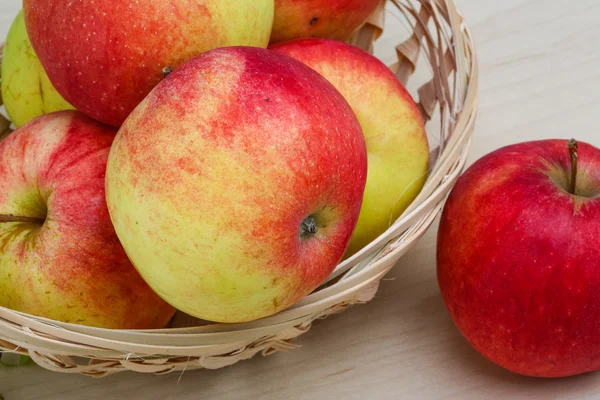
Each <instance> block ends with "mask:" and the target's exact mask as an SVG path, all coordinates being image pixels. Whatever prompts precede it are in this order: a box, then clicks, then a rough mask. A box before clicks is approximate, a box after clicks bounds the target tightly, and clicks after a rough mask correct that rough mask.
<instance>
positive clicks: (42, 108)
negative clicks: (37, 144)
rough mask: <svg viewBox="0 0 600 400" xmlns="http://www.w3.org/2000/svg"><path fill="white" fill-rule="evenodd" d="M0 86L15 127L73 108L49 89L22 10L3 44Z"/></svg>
mask: <svg viewBox="0 0 600 400" xmlns="http://www.w3.org/2000/svg"><path fill="white" fill-rule="evenodd" d="M0 84H1V86H2V100H3V101H4V107H5V108H6V112H7V113H8V115H9V116H10V119H11V120H12V122H13V123H14V124H15V126H17V127H20V126H22V125H25V124H26V123H27V122H29V121H31V120H32V119H34V118H35V117H39V116H40V115H44V114H48V113H51V112H54V111H61V110H69V109H72V108H73V106H72V105H70V104H69V103H67V101H66V100H65V99H63V98H62V97H61V95H60V94H58V92H57V91H56V89H55V88H54V86H52V83H50V79H48V75H47V74H46V71H44V68H43V67H42V64H41V63H40V60H39V59H38V57H37V55H36V54H35V51H33V48H32V47H31V42H30V41H29V37H28V36H27V31H26V29H25V20H24V18H23V12H22V11H21V12H19V14H18V15H17V17H16V18H15V20H14V22H13V24H12V25H11V27H10V30H9V31H8V36H7V37H6V42H5V43H4V51H3V54H2V80H1V81H0Z"/></svg>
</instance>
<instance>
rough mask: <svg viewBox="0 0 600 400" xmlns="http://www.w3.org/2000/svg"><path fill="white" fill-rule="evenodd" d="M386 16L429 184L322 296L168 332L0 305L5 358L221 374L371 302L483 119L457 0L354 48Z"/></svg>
mask: <svg viewBox="0 0 600 400" xmlns="http://www.w3.org/2000/svg"><path fill="white" fill-rule="evenodd" d="M384 16H387V17H393V18H396V19H397V20H398V21H400V22H401V23H402V25H404V26H405V27H407V30H406V35H405V36H403V37H395V38H393V39H386V41H387V40H393V43H394V44H396V43H400V44H399V45H398V46H396V47H395V52H396V55H397V59H398V61H397V62H396V63H394V64H393V65H391V66H390V68H391V69H392V71H394V73H395V74H396V76H397V77H398V79H399V80H400V81H401V82H402V83H404V84H405V85H406V87H407V89H408V90H409V91H410V92H411V94H412V95H413V97H414V98H415V100H416V101H417V104H418V106H419V109H420V110H421V113H422V115H423V117H424V119H425V121H427V132H428V139H429V142H430V147H431V149H432V151H431V164H430V171H429V177H428V180H427V182H426V184H425V186H424V187H423V189H422V191H421V193H420V194H419V196H418V197H417V198H416V199H415V200H414V202H413V203H412V204H411V205H410V206H409V207H408V209H407V210H406V211H405V212H404V213H403V214H402V215H401V216H400V218H398V219H397V220H396V221H391V224H390V227H389V229H388V230H387V231H386V232H384V233H383V234H382V235H380V236H379V237H378V238H377V239H376V240H374V241H373V242H372V243H370V244H369V245H368V246H367V247H365V248H364V249H362V250H361V251H360V252H359V253H357V254H355V255H354V256H352V257H351V258H349V259H347V260H345V261H343V262H342V263H341V264H339V265H338V266H337V267H336V269H335V271H334V272H333V273H332V274H331V275H330V276H329V278H328V279H327V280H326V281H325V282H323V285H322V286H321V287H320V288H319V289H317V290H316V291H314V292H313V293H311V294H310V295H308V296H306V297H305V298H304V299H303V300H301V301H300V302H299V303H297V304H295V305H293V306H292V307H290V308H288V309H287V310H284V311H281V312H280V313H278V314H276V315H273V316H270V317H267V318H263V319H260V320H257V321H253V322H248V323H241V324H209V323H207V322H206V321H200V320H197V319H194V318H192V317H189V316H187V315H185V314H183V313H178V314H176V315H175V317H174V318H173V319H172V321H171V322H170V323H169V327H168V328H165V329H159V330H111V329H99V328H91V327H87V326H81V325H75V324H68V323H62V322H58V321H52V320H48V319H45V318H40V317H36V316H32V315H28V314H25V313H21V312H16V311H13V310H10V309H7V308H4V307H0V351H2V352H4V353H5V356H6V355H8V354H11V353H15V354H22V355H29V356H30V357H31V358H32V359H33V361H35V363H37V364H39V365H40V366H42V367H44V368H47V369H49V370H52V371H58V372H67V373H78V374H84V375H89V376H93V377H103V376H107V375H109V374H113V373H116V372H121V371H125V370H132V371H137V372H145V373H155V374H165V373H169V372H175V371H183V370H192V369H198V368H212V369H215V368H221V367H225V366H228V365H231V364H234V363H236V362H238V361H240V360H244V359H248V358H251V357H253V356H254V355H256V354H258V353H261V354H262V355H269V354H272V353H274V352H276V351H286V350H291V349H294V348H296V347H298V346H297V345H294V344H293V343H291V342H290V341H291V340H292V339H294V338H295V337H297V336H299V335H301V334H303V333H305V332H307V331H308V330H309V329H310V327H311V324H312V322H313V321H314V320H316V319H322V318H325V317H326V316H328V315H330V314H334V313H338V312H341V311H343V310H345V309H346V308H347V307H348V306H349V305H352V304H358V303H366V302H368V301H369V300H371V299H372V298H373V297H374V296H375V293H376V292H377V289H378V286H379V281H380V280H381V278H383V277H384V275H385V274H386V273H387V272H388V271H389V270H390V269H391V268H392V267H393V266H394V264H395V263H396V262H397V261H398V260H399V259H400V257H402V256H403V255H404V254H405V253H406V252H407V251H408V250H409V249H410V248H411V246H413V245H414V244H415V243H416V241H417V240H418V239H419V238H420V237H421V236H422V235H423V234H424V233H425V231H426V230H427V229H428V228H429V226H430V225H431V223H432V222H433V220H434V219H435V218H436V216H437V215H438V214H439V213H440V211H441V209H442V207H443V204H444V200H445V198H446V196H447V195H448V193H449V192H450V190H451V189H452V187H453V186H454V184H455V182H456V180H457V179H458V177H459V175H460V174H461V172H462V170H463V168H464V166H465V162H466V159H467V153H468V149H469V145H470V142H471V137H472V134H473V129H474V123H475V117H476V114H477V107H476V106H477V84H478V66H477V59H476V54H475V49H474V45H473V41H472V38H471V34H470V32H469V29H468V27H467V26H466V24H465V22H464V21H463V18H462V17H461V15H460V14H459V13H458V11H457V10H456V7H455V6H454V3H453V1H452V0H418V1H417V0H387V4H386V0H383V1H382V3H381V5H380V7H379V8H378V9H377V10H376V11H375V13H374V14H373V15H371V17H370V18H369V20H368V21H367V22H366V23H365V25H364V26H362V28H361V29H360V30H358V31H357V32H356V33H355V34H354V36H353V38H352V43H353V44H355V45H357V46H359V47H361V48H363V49H365V50H367V51H369V52H373V42H374V41H375V40H376V39H378V38H379V37H380V36H381V35H382V32H383V29H382V27H383V26H384ZM382 39H383V38H382ZM389 47H390V49H391V50H392V51H393V48H392V46H389ZM0 50H1V47H0ZM0 54H1V51H0ZM0 61H1V58H0ZM409 78H411V79H410V81H409ZM413 88H415V90H413ZM1 104H2V103H1V101H0V105H1ZM9 131H10V121H8V120H6V119H5V118H3V117H2V116H1V115H0V138H2V136H3V133H7V132H9ZM322 323H325V322H322Z"/></svg>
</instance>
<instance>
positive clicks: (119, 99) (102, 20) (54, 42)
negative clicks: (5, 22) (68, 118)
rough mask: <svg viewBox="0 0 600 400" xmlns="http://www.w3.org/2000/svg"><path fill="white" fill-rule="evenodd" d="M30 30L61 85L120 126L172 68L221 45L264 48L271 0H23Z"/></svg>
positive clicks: (88, 109)
mask: <svg viewBox="0 0 600 400" xmlns="http://www.w3.org/2000/svg"><path fill="white" fill-rule="evenodd" d="M23 8H24V11H25V23H26V26H27V32H28V33H29V37H30V39H31V42H32V44H33V48H34V49H35V51H36V53H37V54H38V56H39V58H40V60H41V62H42V65H43V66H44V68H45V69H46V72H47V73H48V76H49V77H50V80H51V81H52V83H53V84H54V85H55V86H56V89H57V90H58V92H59V93H60V94H62V95H63V96H64V97H65V99H67V100H68V101H69V102H70V103H71V104H73V105H74V106H75V107H76V108H77V109H79V110H80V111H82V112H84V113H85V114H87V115H89V116H91V117H92V118H95V119H97V120H99V121H101V122H104V123H107V124H110V125H113V126H119V125H121V123H122V122H123V121H124V120H125V118H126V117H127V115H129V113H130V112H131V111H132V110H133V109H134V108H135V107H136V106H137V105H138V104H139V102H140V101H142V99H143V98H144V97H146V95H147V94H148V93H149V92H150V90H151V89H152V88H153V87H154V86H155V85H156V84H157V83H158V82H160V80H161V79H162V78H163V75H166V74H167V73H168V72H169V71H171V70H172V69H173V68H177V67H178V66H179V65H180V64H181V63H183V62H184V61H186V60H188V59H190V58H192V57H194V56H196V55H197V54H199V53H202V52H204V51H207V50H210V49H214V48H217V47H224V46H233V45H248V46H259V47H266V46H267V44H268V42H269V37H270V33H271V27H272V24H273V12H274V5H273V0H253V1H247V0H229V1H222V0H204V1H198V0H162V1H156V0H136V1H125V2H124V1H115V0H94V1H72V0H24V1H23Z"/></svg>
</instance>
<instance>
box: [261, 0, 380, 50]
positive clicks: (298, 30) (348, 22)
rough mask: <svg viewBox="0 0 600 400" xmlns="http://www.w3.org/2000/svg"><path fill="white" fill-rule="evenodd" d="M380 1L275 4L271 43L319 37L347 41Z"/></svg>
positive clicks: (281, 0)
mask: <svg viewBox="0 0 600 400" xmlns="http://www.w3.org/2000/svg"><path fill="white" fill-rule="evenodd" d="M380 2H381V0H275V20H274V22H273V32H272V33H271V43H279V42H284V41H287V40H293V39H300V38H308V37H320V38H325V39H335V40H347V39H348V38H349V37H350V35H351V34H352V33H353V32H354V31H355V30H356V29H357V28H359V27H360V26H361V25H362V24H363V23H364V22H365V21H366V20H367V18H368V17H369V15H371V13H372V12H373V11H375V9H376V8H377V6H378V5H379V3H380Z"/></svg>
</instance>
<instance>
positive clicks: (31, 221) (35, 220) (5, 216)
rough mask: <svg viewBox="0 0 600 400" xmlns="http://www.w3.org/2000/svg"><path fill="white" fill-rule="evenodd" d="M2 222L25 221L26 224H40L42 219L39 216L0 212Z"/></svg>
mask: <svg viewBox="0 0 600 400" xmlns="http://www.w3.org/2000/svg"><path fill="white" fill-rule="evenodd" d="M2 222H25V223H28V224H37V225H42V224H43V223H44V220H43V219H40V218H32V217H20V216H18V215H12V214H0V223H2Z"/></svg>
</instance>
